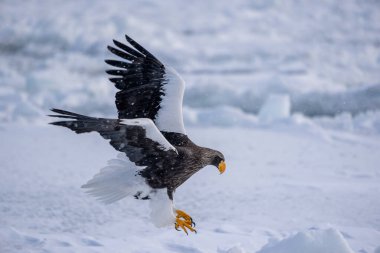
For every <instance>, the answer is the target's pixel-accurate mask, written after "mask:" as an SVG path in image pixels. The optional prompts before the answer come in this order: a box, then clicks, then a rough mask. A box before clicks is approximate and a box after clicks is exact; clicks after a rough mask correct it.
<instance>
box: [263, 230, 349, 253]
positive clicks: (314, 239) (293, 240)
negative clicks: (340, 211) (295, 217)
mask: <svg viewBox="0 0 380 253" xmlns="http://www.w3.org/2000/svg"><path fill="white" fill-rule="evenodd" d="M303 252H307V253H337V252H339V253H354V251H353V250H352V249H351V248H350V247H349V246H348V244H347V242H346V240H345V239H344V237H343V235H342V234H341V233H340V232H339V231H338V230H337V229H334V228H330V229H326V230H316V229H312V230H309V231H306V232H298V233H297V234H295V235H293V236H290V237H289V238H286V239H284V240H282V241H280V242H276V243H269V245H266V246H264V248H263V249H261V250H260V251H258V252H257V253H303Z"/></svg>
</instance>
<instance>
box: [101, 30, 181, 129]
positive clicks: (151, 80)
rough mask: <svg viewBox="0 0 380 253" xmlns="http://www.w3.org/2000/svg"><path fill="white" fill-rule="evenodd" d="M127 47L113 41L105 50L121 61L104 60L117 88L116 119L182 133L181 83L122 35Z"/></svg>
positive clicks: (173, 74) (165, 68)
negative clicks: (148, 121) (143, 120)
mask: <svg viewBox="0 0 380 253" xmlns="http://www.w3.org/2000/svg"><path fill="white" fill-rule="evenodd" d="M125 37H126V40H127V41H128V42H129V44H130V46H127V45H125V44H123V43H120V42H118V41H116V40H114V41H113V42H114V44H115V46H116V47H112V46H108V49H109V50H110V51H111V52H112V53H113V54H115V55H117V56H119V57H121V58H122V59H123V60H122V61H119V60H106V61H105V62H106V63H107V64H109V65H111V66H113V67H115V69H110V70H107V71H106V72H107V73H108V74H109V75H111V76H112V77H111V78H110V81H111V82H113V83H114V84H115V87H116V88H117V89H119V90H120V91H118V92H117V93H116V107H117V110H118V114H119V119H133V118H149V119H151V120H153V121H154V123H155V124H156V125H157V127H158V129H159V130H160V131H164V132H176V133H182V134H185V128H184V124H183V117H182V100H183V93H184V87H185V83H184V81H183V79H182V78H181V77H180V76H179V75H178V73H177V72H176V71H175V70H174V69H173V68H171V67H169V66H166V65H164V64H163V63H161V62H160V61H159V60H158V59H157V58H156V57H154V56H153V55H152V54H151V53H150V52H148V51H147V50H146V49H145V48H143V47H142V46H141V45H139V44H138V43H137V42H136V41H134V40H133V39H131V38H130V37H128V36H127V35H125Z"/></svg>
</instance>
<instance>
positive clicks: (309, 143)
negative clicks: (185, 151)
mask: <svg viewBox="0 0 380 253" xmlns="http://www.w3.org/2000/svg"><path fill="white" fill-rule="evenodd" d="M0 24H1V25H0V252H1V253H3V252H6V253H7V252H12V253H13V252H45V253H47V252H58V253H61V252H116V253H117V252H135V253H142V252H185V253H194V252H195V253H197V252H204V253H208V252H217V253H227V252H228V253H242V252H258V253H278V252H282V253H288V252H292V253H295V252H311V253H317V252H318V253H321V252H323V253H328V252H333V253H337V252H339V253H340V252H341V253H346V252H357V253H373V252H376V253H379V252H380V198H379V196H380V167H379V166H380V81H379V80H380V71H379V69H380V37H379V34H380V4H379V2H378V1H377V0H367V1H355V0H346V1H344V2H343V1H333V0H320V1H298V0H289V1H275V0H256V1H248V0H235V1H202V0H199V1H191V4H189V3H188V2H187V1H175V0H169V1H153V0H145V1H137V0H136V1H124V0H113V1H100V0H96V1H94V0H92V1H90V0H78V1H47V0H46V1H40V0H29V1H15V0H3V1H0ZM124 33H128V34H129V35H130V36H131V37H132V38H134V39H136V40H137V41H138V42H140V43H141V44H142V45H144V46H145V47H146V48H147V49H148V50H150V51H151V52H152V53H154V54H155V55H156V56H157V57H158V58H159V59H162V60H164V61H165V62H167V63H169V64H170V65H172V66H173V67H175V68H176V69H177V70H178V72H179V73H180V74H181V75H182V76H183V78H184V79H185V80H186V83H187V87H186V93H185V101H184V104H185V107H184V118H185V124H186V126H187V131H188V133H189V135H190V137H191V138H192V139H194V141H196V142H197V143H199V144H202V145H204V146H209V147H213V148H216V149H219V150H221V151H223V153H224V154H225V156H226V159H227V165H228V167H227V172H226V173H225V174H223V175H222V176H219V175H218V172H217V170H215V168H211V167H210V168H205V169H204V170H202V171H200V172H199V173H198V174H196V175H195V176H194V177H192V178H191V179H190V180H189V181H188V182H186V183H185V184H184V185H183V186H181V187H180V188H179V189H178V191H177V193H176V196H175V198H176V205H177V207H181V208H182V209H184V210H186V211H187V212H188V213H189V214H191V215H192V216H193V218H194V219H195V221H196V222H197V228H198V234H197V235H189V236H186V235H185V234H183V233H179V232H176V231H175V230H174V229H173V228H167V229H158V228H155V227H154V226H153V225H152V224H151V223H150V222H149V208H148V203H147V202H146V201H137V200H133V199H126V200H123V201H121V202H119V203H116V204H112V205H107V206H105V205H103V204H101V203H98V202H96V201H95V200H94V199H93V198H91V197H89V196H87V195H85V194H84V193H83V191H82V189H80V186H81V185H82V184H83V183H85V182H86V181H87V180H89V179H90V178H91V177H92V176H93V175H94V174H95V173H96V172H98V170H99V169H100V168H102V167H103V166H104V165H105V164H106V161H107V160H108V159H111V158H114V157H116V155H117V153H116V152H115V151H114V150H113V149H112V147H111V146H109V145H108V144H107V142H106V141H104V140H103V139H102V138H101V137H99V136H98V135H96V134H88V135H82V136H77V135H75V134H74V133H72V132H69V131H67V130H65V129H61V128H57V127H53V126H47V124H46V123H47V122H49V119H48V118H47V117H46V116H45V115H46V114H48V113H49V112H48V109H49V108H51V107H58V108H63V109H68V110H73V111H77V112H80V113H83V114H90V115H92V116H97V115H101V116H108V117H114V116H115V115H116V112H115V108H114V102H113V101H114V100H113V98H114V93H115V88H113V87H112V84H111V83H110V82H108V81H107V77H106V74H105V73H104V69H106V68H107V67H106V64H105V63H104V62H103V60H104V59H105V58H109V57H110V54H109V53H107V52H106V45H107V44H110V43H111V40H112V39H113V38H116V39H118V40H120V41H122V40H123V34H124Z"/></svg>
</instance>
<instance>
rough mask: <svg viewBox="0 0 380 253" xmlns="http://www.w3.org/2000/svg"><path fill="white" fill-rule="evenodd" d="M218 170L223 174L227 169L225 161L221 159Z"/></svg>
mask: <svg viewBox="0 0 380 253" xmlns="http://www.w3.org/2000/svg"><path fill="white" fill-rule="evenodd" d="M218 170H219V172H220V174H223V172H224V171H226V163H225V162H224V161H221V162H220V163H219V165H218Z"/></svg>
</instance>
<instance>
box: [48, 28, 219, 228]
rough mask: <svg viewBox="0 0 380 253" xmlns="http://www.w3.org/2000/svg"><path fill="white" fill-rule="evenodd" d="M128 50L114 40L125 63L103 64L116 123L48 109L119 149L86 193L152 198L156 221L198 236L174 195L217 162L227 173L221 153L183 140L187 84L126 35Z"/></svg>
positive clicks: (111, 48) (104, 199) (72, 126)
mask: <svg viewBox="0 0 380 253" xmlns="http://www.w3.org/2000/svg"><path fill="white" fill-rule="evenodd" d="M125 37H126V40H127V41H128V42H129V44H130V45H129V46H127V45H125V44H122V43H120V42H119V41H116V40H114V41H113V42H114V44H115V46H108V50H109V51H111V52H112V53H113V54H115V55H116V56H118V57H120V58H122V59H123V60H106V61H105V62H106V63H107V64H109V65H111V66H113V67H115V68H113V69H110V70H107V71H106V72H107V73H108V74H109V75H111V76H112V77H111V78H110V81H111V82H112V83H114V85H115V87H116V88H117V89H119V91H118V92H117V93H116V107H117V110H118V119H107V118H95V117H89V116H84V115H81V114H77V113H72V112H68V111H64V110H59V109H51V110H52V111H53V112H54V113H55V114H54V115H49V116H52V117H56V118H61V119H62V120H61V121H56V122H52V123H51V124H53V125H57V126H63V127H67V128H69V129H71V130H73V131H75V132H76V133H78V134H81V133H88V132H93V131H95V132H98V133H99V134H100V135H101V136H102V137H103V138H104V139H107V140H109V141H110V144H111V145H112V146H113V147H114V148H115V149H116V150H117V151H120V152H122V153H121V154H119V155H118V158H117V159H113V160H110V161H109V162H108V165H107V166H106V167H105V168H103V169H102V170H101V171H100V172H99V173H98V174H96V175H95V176H94V177H93V178H92V179H91V180H90V181H88V182H87V183H86V184H85V185H83V186H82V188H86V189H87V192H88V193H89V194H91V195H93V196H95V197H96V198H98V199H99V200H101V201H102V202H104V203H112V202H115V201H118V200H120V199H122V198H124V197H126V196H134V197H135V198H136V199H149V200H150V207H151V209H152V212H151V217H152V221H153V223H154V224H155V225H156V226H158V227H162V226H167V225H174V227H175V229H177V230H179V229H182V230H183V231H184V232H186V234H187V229H188V230H190V231H192V232H196V230H195V229H194V226H195V223H194V222H193V220H192V218H191V217H190V216H189V215H188V214H186V213H185V212H184V211H182V210H179V209H176V208H174V205H173V194H174V192H175V190H176V189H177V187H179V186H180V185H181V184H183V183H184V182H185V181H186V180H187V179H189V178H190V177H191V176H192V175H193V174H194V173H196V172H197V171H199V170H200V169H202V168H203V167H205V166H207V165H214V166H216V167H217V168H218V169H219V172H220V173H223V172H224V171H225V169H226V164H225V161H224V156H223V154H222V153H221V152H219V151H216V150H213V149H209V148H205V147H200V146H197V145H196V144H194V143H193V142H192V141H191V140H190V139H189V138H188V136H187V135H186V132H185V129H184V124H183V118H182V100H183V93H184V86H185V83H184V81H183V79H182V78H181V77H180V76H179V75H178V73H177V72H176V71H175V70H174V69H173V68H171V67H170V66H168V65H164V64H162V63H161V61H159V60H158V59H157V58H156V57H154V56H153V55H152V54H151V53H150V52H148V51H147V50H146V49H145V48H143V47H142V46H141V45H139V44H138V43H137V42H136V41H134V40H133V39H131V38H130V37H128V36H127V35H126V36H125Z"/></svg>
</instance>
